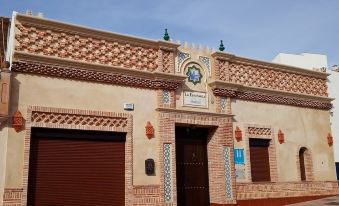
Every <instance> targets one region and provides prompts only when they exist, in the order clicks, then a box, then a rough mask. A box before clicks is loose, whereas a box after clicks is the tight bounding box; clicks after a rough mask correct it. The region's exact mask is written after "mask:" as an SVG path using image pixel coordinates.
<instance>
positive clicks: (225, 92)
mask: <svg viewBox="0 0 339 206" xmlns="http://www.w3.org/2000/svg"><path fill="white" fill-rule="evenodd" d="M212 91H213V94H214V95H216V96H222V97H231V98H235V99H241V100H248V101H254V102H265V103H273V104H282V105H291V106H297V107H306V108H314V109H321V110H330V109H331V108H332V104H331V103H330V102H329V101H321V100H315V99H311V98H302V97H292V96H288V95H287V94H286V95H282V94H269V93H265V92H257V91H236V90H233V89H226V88H214V89H212Z"/></svg>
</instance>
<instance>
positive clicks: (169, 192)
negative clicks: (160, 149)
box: [163, 144, 172, 203]
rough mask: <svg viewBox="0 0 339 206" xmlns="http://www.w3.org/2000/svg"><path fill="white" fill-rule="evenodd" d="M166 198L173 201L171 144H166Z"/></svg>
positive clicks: (167, 200)
mask: <svg viewBox="0 0 339 206" xmlns="http://www.w3.org/2000/svg"><path fill="white" fill-rule="evenodd" d="M163 155H164V198H165V202H166V203H169V202H172V175H171V171H172V170H171V144H164V154H163Z"/></svg>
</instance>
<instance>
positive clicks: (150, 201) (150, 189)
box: [133, 185, 160, 206]
mask: <svg viewBox="0 0 339 206" xmlns="http://www.w3.org/2000/svg"><path fill="white" fill-rule="evenodd" d="M133 195H134V201H133V205H143V206H146V205H159V203H160V202H159V201H160V198H159V195H160V186H159V185H141V186H139V185H138V186H134V187H133Z"/></svg>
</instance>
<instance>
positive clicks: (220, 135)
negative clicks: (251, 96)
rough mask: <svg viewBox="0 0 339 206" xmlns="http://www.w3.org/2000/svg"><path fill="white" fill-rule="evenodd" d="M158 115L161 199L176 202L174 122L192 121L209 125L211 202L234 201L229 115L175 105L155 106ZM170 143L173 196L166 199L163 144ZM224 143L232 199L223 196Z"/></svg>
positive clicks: (231, 139)
mask: <svg viewBox="0 0 339 206" xmlns="http://www.w3.org/2000/svg"><path fill="white" fill-rule="evenodd" d="M157 111H158V112H159V113H158V119H159V131H158V134H159V138H160V139H159V147H158V149H159V167H160V171H161V172H160V203H161V204H162V205H171V206H172V205H173V206H175V205H177V188H176V159H175V155H173V154H175V126H176V125H187V126H189V125H194V126H202V127H208V128H209V129H210V132H209V136H208V144H207V153H208V174H209V175H208V176H209V195H210V202H211V204H235V203H236V182H235V172H234V171H235V168H234V162H233V132H232V129H233V127H232V119H231V116H230V115H221V114H213V113H204V112H189V111H183V110H175V109H165V108H163V109H157ZM164 144H171V153H172V155H171V168H172V171H171V177H172V191H171V192H172V200H171V201H170V202H168V203H165V198H164V195H165V191H164V166H163V163H164V161H163V160H164V157H163V150H164V149H163V145H164ZM224 146H228V147H230V149H231V152H230V161H231V171H230V172H231V184H232V191H233V192H232V195H233V197H232V200H227V198H226V182H225V167H224V161H225V160H224V156H223V149H224Z"/></svg>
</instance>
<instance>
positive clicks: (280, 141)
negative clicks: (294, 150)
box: [278, 129, 285, 144]
mask: <svg viewBox="0 0 339 206" xmlns="http://www.w3.org/2000/svg"><path fill="white" fill-rule="evenodd" d="M278 141H279V143H280V144H282V143H284V142H285V134H284V133H283V132H282V131H281V130H280V129H279V131H278Z"/></svg>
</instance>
